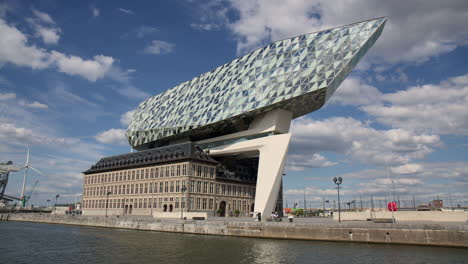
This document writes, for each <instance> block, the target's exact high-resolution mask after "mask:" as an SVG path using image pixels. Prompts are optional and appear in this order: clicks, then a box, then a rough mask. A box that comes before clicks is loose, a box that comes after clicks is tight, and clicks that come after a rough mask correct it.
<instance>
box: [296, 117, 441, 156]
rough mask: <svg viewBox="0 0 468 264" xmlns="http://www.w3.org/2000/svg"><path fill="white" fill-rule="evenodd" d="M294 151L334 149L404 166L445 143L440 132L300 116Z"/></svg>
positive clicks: (305, 151)
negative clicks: (419, 131) (430, 132)
mask: <svg viewBox="0 0 468 264" xmlns="http://www.w3.org/2000/svg"><path fill="white" fill-rule="evenodd" d="M291 132H292V133H293V138H292V142H291V148H290V149H291V151H290V152H291V154H293V155H294V154H298V155H303V156H307V155H311V154H313V153H319V152H327V151H328V152H334V153H337V154H342V155H347V156H350V157H352V158H354V159H356V160H359V161H361V162H363V163H365V164H375V165H382V164H386V162H387V161H388V162H389V164H390V165H402V164H406V163H408V162H410V161H412V160H415V159H421V158H424V157H425V156H426V155H427V154H429V153H431V152H433V147H436V146H439V145H440V144H441V141H440V138H439V136H437V135H429V134H417V133H415V132H411V131H408V130H404V129H389V130H378V129H375V128H372V127H370V126H368V125H366V124H364V123H363V122H361V121H358V120H356V119H353V118H344V117H334V118H329V119H325V120H313V119H309V118H299V119H297V120H295V121H293V123H292V126H291Z"/></svg>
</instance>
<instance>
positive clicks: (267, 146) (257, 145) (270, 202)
mask: <svg viewBox="0 0 468 264" xmlns="http://www.w3.org/2000/svg"><path fill="white" fill-rule="evenodd" d="M290 140H291V134H290V133H287V134H280V135H274V136H267V137H262V138H258V139H252V140H247V141H242V142H238V143H233V144H230V145H224V146H219V147H216V148H212V149H210V155H211V156H224V155H229V154H241V153H257V154H256V155H258V157H259V164H258V175H257V187H256V192H255V207H254V212H255V213H261V216H262V221H266V220H267V219H268V218H269V217H270V214H271V212H272V211H273V210H274V209H275V204H276V200H277V198H278V193H279V189H280V186H281V179H282V176H283V168H284V163H285V161H286V156H287V153H288V147H289V142H290Z"/></svg>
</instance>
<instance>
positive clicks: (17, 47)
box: [0, 19, 114, 82]
mask: <svg viewBox="0 0 468 264" xmlns="http://www.w3.org/2000/svg"><path fill="white" fill-rule="evenodd" d="M0 35H1V36H2V38H0V62H8V63H12V64H15V65H18V66H27V67H31V68H33V69H44V68H48V67H57V69H58V70H59V71H60V72H63V73H66V74H69V75H78V76H81V77H83V78H86V79H88V80H89V81H92V82H94V81H96V80H97V79H100V78H103V77H104V76H105V75H106V74H107V73H108V72H109V71H110V70H111V68H112V64H113V63H114V58H112V57H108V56H104V55H96V56H94V57H93V59H91V60H87V59H83V58H80V57H78V56H74V55H66V54H63V53H61V52H58V51H51V52H48V51H46V50H45V49H42V48H38V47H36V46H34V45H28V43H27V38H26V36H25V35H24V34H23V33H22V32H21V31H19V30H18V29H16V28H15V27H12V26H9V25H8V24H6V22H5V21H4V20H3V19H0Z"/></svg>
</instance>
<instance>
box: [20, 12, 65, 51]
mask: <svg viewBox="0 0 468 264" xmlns="http://www.w3.org/2000/svg"><path fill="white" fill-rule="evenodd" d="M33 13H34V15H35V18H28V19H27V21H28V22H29V24H30V25H31V26H32V27H33V29H34V30H35V35H36V36H37V37H39V38H41V39H42V41H43V42H44V43H45V44H57V43H58V41H59V39H60V32H61V29H60V28H58V27H57V26H56V25H55V21H54V20H53V19H52V17H51V16H50V15H49V14H47V13H44V12H41V11H38V10H35V9H33Z"/></svg>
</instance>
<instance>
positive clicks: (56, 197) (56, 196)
mask: <svg viewBox="0 0 468 264" xmlns="http://www.w3.org/2000/svg"><path fill="white" fill-rule="evenodd" d="M59 197H60V195H59V194H57V195H55V204H54V210H53V212H54V214H55V207H56V206H57V201H58V198H59Z"/></svg>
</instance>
